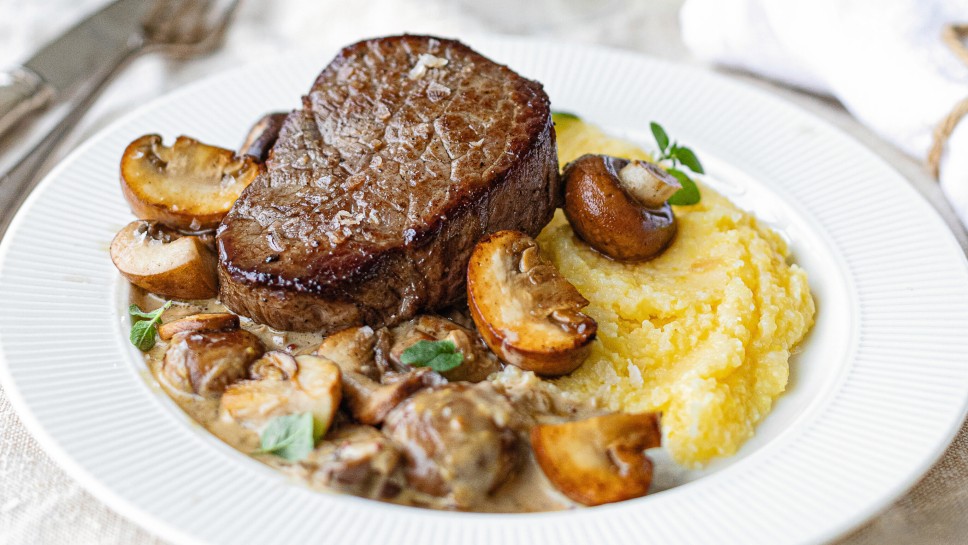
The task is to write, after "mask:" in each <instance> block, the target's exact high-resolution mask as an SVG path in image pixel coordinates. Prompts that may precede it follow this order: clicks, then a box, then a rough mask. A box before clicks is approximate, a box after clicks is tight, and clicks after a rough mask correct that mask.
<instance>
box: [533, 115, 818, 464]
mask: <svg viewBox="0 0 968 545" xmlns="http://www.w3.org/2000/svg"><path fill="white" fill-rule="evenodd" d="M558 144H559V159H560V160H561V162H562V165H564V163H565V162H567V161H570V160H572V159H574V158H576V157H577V156H579V155H581V154H582V153H608V154H612V155H620V156H626V157H629V156H632V155H638V156H640V157H647V155H646V154H645V153H644V152H642V151H641V150H636V149H635V148H634V147H633V146H630V144H629V143H628V142H624V141H621V140H617V139H614V138H609V137H608V136H606V135H605V134H603V133H602V132H601V131H599V130H598V129H597V128H595V127H592V126H590V125H587V124H585V123H582V122H581V121H578V120H572V119H568V120H564V122H561V121H559V123H558ZM700 189H701V192H702V201H701V202H700V203H699V204H697V205H694V206H684V207H676V209H675V213H676V217H677V218H678V222H679V232H678V235H677V237H676V239H675V241H674V242H673V244H672V246H671V247H670V248H669V249H668V250H666V251H665V253H663V254H662V255H661V256H659V257H658V258H656V259H655V260H653V261H650V262H647V263H641V264H622V263H618V262H615V261H612V260H610V259H608V258H606V257H604V256H602V255H600V254H598V253H597V252H595V251H594V250H592V249H591V248H589V247H588V246H587V245H586V244H584V243H583V242H581V241H580V240H578V239H577V238H576V237H575V235H574V233H573V232H572V230H571V227H570V226H569V224H568V221H567V220H566V219H565V217H564V215H563V214H562V213H561V211H558V213H557V215H556V216H555V218H554V220H553V221H552V222H551V224H549V225H548V226H547V227H546V228H545V229H544V231H543V232H542V233H541V235H540V237H539V238H538V241H539V243H540V245H541V248H542V251H543V252H545V253H546V254H547V255H548V257H550V258H551V259H552V260H553V261H554V263H555V264H556V265H557V266H558V268H559V269H560V270H561V272H562V274H564V275H565V277H567V278H568V279H569V280H570V281H571V282H572V283H573V284H574V285H575V287H577V288H578V290H579V291H580V292H581V293H582V294H583V295H584V296H585V297H586V298H587V299H588V300H589V301H590V304H589V306H588V308H587V309H586V312H587V313H588V314H589V315H591V316H592V317H593V318H595V319H596V320H597V321H598V340H597V341H595V343H594V345H593V347H592V351H591V355H590V356H589V357H588V359H587V360H586V361H585V363H584V365H582V367H580V368H579V369H578V370H577V371H575V372H574V373H572V374H571V375H569V376H567V377H564V378H561V379H558V380H557V381H556V383H557V385H558V386H559V387H561V388H562V389H563V390H565V391H567V392H570V393H572V394H575V395H577V396H579V397H582V398H593V399H595V400H597V402H598V403H600V404H601V405H603V406H606V407H609V408H611V409H613V410H619V409H620V410H625V411H630V412H641V411H662V413H663V417H662V425H663V428H664V430H665V434H666V442H665V446H666V448H667V449H668V450H669V452H670V453H671V455H672V457H673V458H674V459H675V460H676V461H677V462H679V463H680V464H683V465H687V466H697V465H701V464H702V463H704V462H706V461H708V460H710V459H711V458H713V457H716V456H726V455H729V454H733V453H734V452H736V450H737V449H738V448H739V447H740V445H742V444H743V442H744V441H745V440H746V439H748V438H749V437H751V436H752V435H753V432H754V427H755V426H756V424H757V423H758V422H759V421H760V420H761V419H762V418H763V417H764V416H766V414H767V413H768V412H769V411H770V408H771V407H772V405H773V401H774V400H775V399H776V398H777V396H779V395H780V394H781V393H782V392H783V390H784V389H785V388H786V385H787V378H788V376H789V361H790V355H791V353H792V352H793V351H794V349H795V347H796V345H797V343H798V342H799V341H800V340H801V339H803V337H804V335H805V334H806V333H807V330H808V329H809V328H810V326H811V325H812V324H813V315H814V302H813V298H812V297H811V295H810V288H809V286H808V284H807V275H806V273H805V272H804V271H803V270H802V269H800V268H799V267H798V266H796V265H792V264H790V263H789V262H788V257H789V255H788V250H787V247H786V244H785V243H784V242H783V240H782V239H781V238H780V237H779V236H778V235H777V234H776V233H774V232H772V231H771V230H769V229H768V228H766V227H764V226H762V225H760V224H759V223H757V221H756V219H755V218H754V217H753V216H752V215H750V214H748V213H746V212H743V211H742V210H740V209H738V208H736V207H735V206H734V205H733V204H732V203H730V202H729V201H728V200H727V199H725V198H724V197H722V196H721V195H719V194H717V193H716V192H714V191H712V190H710V189H709V188H707V187H701V188H700Z"/></svg>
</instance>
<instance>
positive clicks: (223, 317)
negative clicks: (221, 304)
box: [158, 312, 239, 341]
mask: <svg viewBox="0 0 968 545" xmlns="http://www.w3.org/2000/svg"><path fill="white" fill-rule="evenodd" d="M238 328H239V317H238V316H236V315H235V314H229V313H227V312H219V313H213V314H193V315H191V316H186V317H185V318H181V319H180V320H174V321H171V322H168V323H165V324H161V325H160V326H158V336H159V337H161V340H163V341H167V340H169V339H171V338H172V337H174V336H175V335H176V334H178V333H182V332H184V331H230V330H233V329H238Z"/></svg>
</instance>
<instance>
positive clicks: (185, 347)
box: [161, 330, 265, 398]
mask: <svg viewBox="0 0 968 545" xmlns="http://www.w3.org/2000/svg"><path fill="white" fill-rule="evenodd" d="M263 352H265V347H264V346H263V345H262V342H261V341H260V340H259V338H258V337H256V336H255V335H253V334H252V333H249V332H248V331H244V330H235V331H209V332H199V331H183V332H181V333H176V334H175V336H173V337H172V338H171V343H170V344H169V345H168V349H167V350H166V351H165V359H164V360H163V361H162V364H161V375H162V377H163V378H164V379H165V382H167V385H168V386H170V387H171V388H174V389H176V390H179V391H181V392H184V393H188V394H197V395H200V396H202V397H209V398H214V397H218V396H219V394H221V393H222V392H223V391H224V390H225V388H226V387H228V385H230V384H232V383H233V382H236V381H239V380H242V379H244V378H245V376H246V375H247V373H248V370H249V364H251V363H252V362H254V361H255V360H257V359H259V357H260V356H262V354H263Z"/></svg>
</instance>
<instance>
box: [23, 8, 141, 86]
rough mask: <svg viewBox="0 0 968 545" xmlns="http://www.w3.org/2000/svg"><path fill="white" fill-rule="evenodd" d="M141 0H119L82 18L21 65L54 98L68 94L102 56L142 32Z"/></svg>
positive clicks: (126, 43)
mask: <svg viewBox="0 0 968 545" xmlns="http://www.w3.org/2000/svg"><path fill="white" fill-rule="evenodd" d="M150 4H151V3H150V2H144V1H143V0H119V1H117V2H113V3H111V4H108V5H107V6H105V7H104V8H102V9H101V10H100V11H98V12H96V13H94V14H93V15H91V16H90V17H88V18H87V19H85V20H83V21H81V22H80V23H78V24H77V25H75V26H74V27H73V28H71V29H70V30H69V31H67V32H65V33H64V34H63V35H61V36H60V37H59V38H57V39H56V40H54V41H52V42H50V43H48V44H47V45H45V46H44V47H43V48H41V49H40V50H39V51H37V53H35V54H34V56H32V57H31V58H30V59H29V60H28V61H27V62H25V63H24V67H26V68H27V69H29V70H30V71H32V72H33V73H35V74H36V75H38V76H40V78H41V79H42V80H43V81H44V82H45V83H46V84H47V85H48V86H50V88H51V89H52V90H53V91H54V93H55V97H56V98H63V97H66V96H68V95H70V94H71V93H72V92H73V91H75V90H76V89H77V88H78V87H80V86H81V85H82V84H83V83H84V81H85V80H86V79H87V76H88V75H89V74H90V73H91V72H92V71H94V69H95V68H96V67H97V66H98V65H99V64H101V63H102V62H103V59H104V56H105V55H106V54H108V55H112V56H113V55H114V54H115V53H114V52H116V51H119V50H127V49H128V48H130V47H131V46H133V45H136V44H132V43H131V42H132V41H133V40H138V39H139V36H140V35H141V33H140V29H141V21H142V19H143V17H144V14H145V11H146V6H148V5H150Z"/></svg>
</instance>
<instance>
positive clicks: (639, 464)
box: [531, 413, 662, 505]
mask: <svg viewBox="0 0 968 545" xmlns="http://www.w3.org/2000/svg"><path fill="white" fill-rule="evenodd" d="M661 443H662V434H661V432H660V430H659V415H658V414H657V413H644V414H624V413H613V414H609V415H605V416H596V417H593V418H587V419H585V420H578V421H575V422H567V423H564V424H546V425H539V426H535V427H534V428H532V429H531V447H532V448H533V449H534V456H535V459H536V460H537V461H538V465H539V466H541V470H542V471H543V472H544V474H545V476H547V477H548V480H550V481H551V483H552V484H553V485H554V486H555V488H557V489H558V490H560V491H561V492H562V493H563V494H564V495H566V496H568V497H569V498H571V499H572V500H574V501H577V502H579V503H583V504H585V505H601V504H603V503H612V502H617V501H622V500H628V499H631V498H638V497H640V496H644V495H646V494H647V493H648V492H649V486H650V485H651V484H652V461H651V460H649V458H648V457H647V456H646V455H645V450H646V449H649V448H654V447H658V446H660V445H661Z"/></svg>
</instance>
